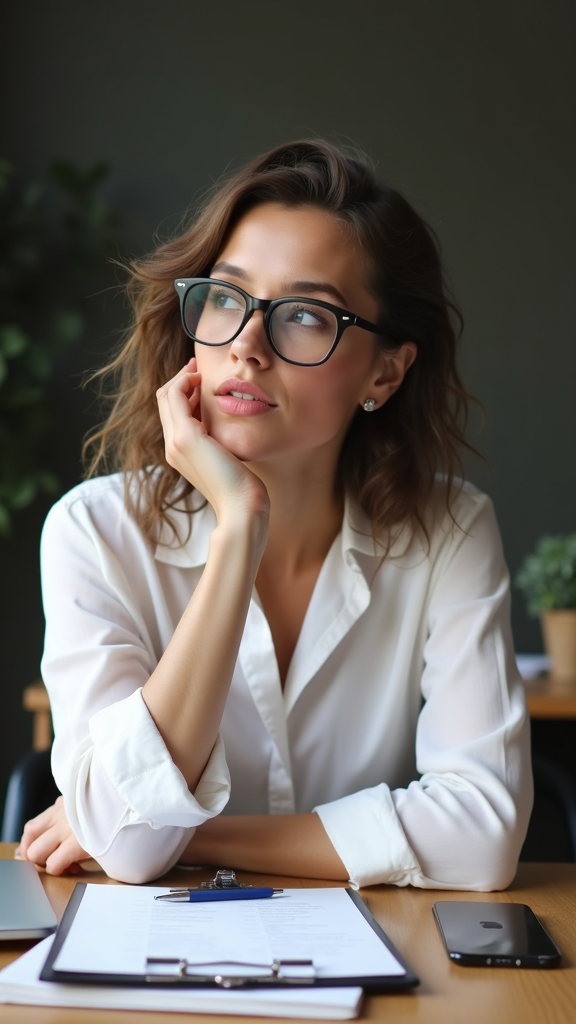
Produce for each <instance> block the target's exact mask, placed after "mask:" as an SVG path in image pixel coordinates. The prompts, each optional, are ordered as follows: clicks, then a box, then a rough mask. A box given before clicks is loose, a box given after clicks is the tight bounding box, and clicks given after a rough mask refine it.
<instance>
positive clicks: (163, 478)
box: [21, 142, 531, 890]
mask: <svg viewBox="0 0 576 1024" xmlns="http://www.w3.org/2000/svg"><path fill="white" fill-rule="evenodd" d="M132 295H133V297H134V303H135V326H134V330H133V333H132V334H131V336H130V338H129V339H128V341H127V343H126V345H125V346H124V348H123V350H122V351H121V352H120V354H119V356H118V357H117V359H116V360H115V362H114V363H113V364H112V367H111V369H112V370H113V371H114V372H115V373H117V374H119V389H118V392H117V398H116V402H115V405H114V407H113V409H112V412H111V414H110V416H109V419H108V421H107V423H106V425H105V426H104V428H103V429H102V430H101V431H100V432H99V434H98V435H97V436H96V439H95V441H96V445H97V448H96V455H95V458H94V461H93V464H92V475H93V477H94V474H95V473H96V472H98V471H99V470H101V468H102V467H103V466H104V465H105V464H106V463H105V460H106V458H107V457H109V456H112V457H113V458H114V459H115V462H116V466H117V467H118V468H119V469H120V473H119V474H117V475H113V476H109V477H106V476H104V477H94V478H93V479H91V480H88V481H87V482H85V483H84V484H81V485H80V486H79V487H77V488H75V489H74V490H73V491H72V492H71V493H70V494H68V495H66V496H65V497H64V498H63V499H62V500H61V501H60V502H58V504H57V505H56V506H55V507H54V508H53V509H52V511H51V513H50V515H49V517H48V520H47V523H46V527H45V531H44V535H43V545H42V565H43V587H44V601H45V609H46V618H47V638H46V650H45V656H44V661H43V666H42V672H43V676H44V679H45V681H46V685H47V687H48V690H49V693H50V699H51V704H52V709H53V714H54V725H55V742H54V750H53V769H54V775H55V778H56V781H57V784H58V786H59V788H60V789H61V791H62V793H63V801H62V800H60V801H58V802H57V804H56V805H55V807H53V808H50V809H49V810H48V811H46V812H44V814H42V815H40V816H39V818H37V819H34V821H33V822H30V823H28V825H27V826H26V830H25V833H24V837H23V840H22V847H21V855H22V856H26V857H28V858H29V859H31V860H35V861H37V862H38V863H45V864H46V866H47V868H48V870H49V871H52V872H53V873H59V872H61V871H62V870H65V869H66V868H72V869H73V870H74V866H75V865H76V864H77V862H78V861H79V860H80V859H82V857H86V856H88V855H90V856H93V857H95V858H96V859H97V860H98V861H99V862H100V863H101V865H102V866H103V868H104V869H105V871H107V872H108V874H110V875H111V876H113V877H114V878H117V879H121V880H126V881H130V882H141V881H144V880H148V879H151V878H155V877H157V876H158V875H160V874H161V873H162V872H164V871H166V870H167V869H168V868H169V867H170V866H171V865H173V864H174V863H175V862H177V861H180V862H182V863H187V864H201V863H214V864H218V865H222V864H228V865H230V864H231V865H233V866H234V867H238V868H245V869H252V870H258V871H262V870H268V871H271V872H274V873H280V874H284V873H287V874H295V875H302V876H309V877H323V878H332V879H346V878H350V879H351V881H352V882H353V884H356V885H368V884H373V883H378V882H394V883H396V884H399V885H405V884H408V883H411V884H413V885H417V886H425V887H435V888H461V889H483V890H488V889H498V888H503V887H505V886H506V885H507V884H508V883H509V882H510V880H511V879H512V877H513V875H514V872H515V868H516V862H517V858H518V854H519V850H520V847H521V844H522V841H523V838H524V834H525V831H526V827H527V822H528V817H529V813H530V806H531V782H530V770H529V746H528V733H527V726H526V715H525V706H524V698H523V689H522V684H521V681H520V679H519V677H518V674H517V671H516V667H515V662H514V656H513V651H512V643H511V638H510V630H509V622H508V618H509V594H508V575H507V572H506V568H505V565H504V561H503V556H502V551H501V546H500V541H499V537H498V532H497V527H496V525H495V521H494V517H493V512H492V508H491V505H490V502H489V500H488V499H487V498H486V497H485V496H483V495H481V494H479V493H478V492H477V491H476V490H475V489H474V488H472V487H470V486H468V485H465V484H462V483H461V482H460V481H458V479H457V477H456V470H457V468H458V466H459V463H458V448H459V446H460V445H461V444H463V443H464V441H463V436H462V432H461V425H460V424H461V419H462V414H463V412H464V410H465V402H466V398H467V396H466V393H465V391H464V389H463V387H462V384H461V382H460V380H459V377H458V373H457V370H456V364H455V349H456V339H455V332H454V328H453V326H452V324H451V319H450V315H451V312H452V311H453V307H452V306H451V304H450V302H449V301H448V299H447V297H446V294H445V291H444V288H443V283H442V273H441V266H440V260H439V256H438V252H437V248H436V246H435V243H434V241H433V237H432V234H431V232H430V230H429V229H428V228H427V227H426V226H425V225H424V224H423V222H422V220H421V219H420V218H419V217H418V215H417V214H416V213H415V211H414V210H412V208H411V207H410V206H409V204H408V203H407V202H406V201H405V200H404V199H403V198H402V197H401V196H400V195H398V193H396V192H395V191H393V190H392V189H389V188H386V187H384V186H382V185H379V184H378V183H377V182H376V180H375V178H374V175H373V172H372V170H371V168H370V167H369V166H368V164H367V163H366V162H365V161H364V160H363V159H358V158H352V157H349V156H347V155H345V154H343V153H341V152H339V151H338V150H337V149H336V148H334V147H333V146H331V145H329V144H327V143H324V142H298V143H293V144H290V145H286V146H281V147H279V148H278V149H276V150H273V151H272V152H270V153H268V154H266V155H265V156H263V157H262V158H260V159H258V160H256V161H255V162H254V163H252V164H251V165H250V166H249V167H247V168H246V169H245V170H244V171H242V172H240V173H239V174H237V175H236V176H235V177H234V178H233V179H232V180H231V181H230V182H229V183H228V184H226V185H224V186H223V187H222V188H220V189H219V190H218V191H216V192H215V193H214V194H213V196H212V198H211V199H210V201H209V202H208V203H207V205H206V206H205V208H204V210H203V212H202V213H201V215H200V216H199V218H198V219H197V220H196V222H195V223H194V224H193V225H192V226H191V227H190V228H189V229H188V230H187V231H186V232H185V233H184V234H183V235H182V236H181V237H178V238H176V239H175V240H173V241H171V242H169V243H168V244H166V245H163V246H161V247H160V248H159V249H158V250H157V251H156V252H155V253H154V254H153V255H152V256H150V257H149V258H148V259H147V260H144V261H142V262H141V263H140V264H138V265H137V266H136V267H135V268H134V271H133V282H132ZM179 305H180V309H179ZM180 316H182V320H181V319H180ZM166 381H168V383H166ZM156 403H157V404H156Z"/></svg>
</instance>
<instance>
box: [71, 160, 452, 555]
mask: <svg viewBox="0 0 576 1024" xmlns="http://www.w3.org/2000/svg"><path fill="white" fill-rule="evenodd" d="M270 202H273V203H281V204H283V205H285V206H292V207H302V206H305V207H306V206H308V207H314V208H317V209H320V210H325V211H326V212H327V213H330V214H332V216H334V217H337V218H338V219H339V220H340V221H341V222H344V223H345V224H346V225H348V228H349V229H350V230H351V232H352V236H353V237H354V239H355V240H357V241H358V242H359V243H360V246H361V249H362V251H363V252H364V254H365V256H366V265H367V272H368V274H369V281H368V285H369V287H370V288H371V290H372V291H373V293H374V295H375V297H376V298H377V299H378V301H379V305H380V320H381V323H382V338H381V344H382V345H384V346H385V347H386V348H388V349H394V348H396V347H398V346H400V345H401V344H402V343H403V342H404V341H408V340H410V341H413V342H415V343H416V345H417V348H418V355H417V358H416V360H415V362H414V364H413V365H412V367H411V368H410V370H409V371H408V373H407V374H406V377H405V379H404V381H403V383H402V385H401V387H400V388H399V389H398V391H397V392H396V393H395V394H394V395H393V396H392V397H391V398H390V399H389V400H388V401H387V402H386V403H385V404H384V405H383V406H382V407H381V408H380V409H378V410H377V411H375V412H372V413H370V414H367V413H365V412H364V411H363V410H362V409H360V408H359V409H358V411H357V413H356V415H355V417H354V419H353V421H352V423H351V425H350V428H349V431H348V434H347V436H346V439H345V442H344V445H343V449H342V453H341V457H340V463H339V469H338V479H337V486H338V490H339V492H340V493H341V494H342V493H344V492H346V493H348V494H349V495H350V496H351V497H352V498H354V499H355V500H356V501H357V502H358V503H359V505H360V506H361V508H362V509H363V510H364V512H365V513H366V514H367V515H368V517H369V518H370V520H371V522H372V528H373V531H374V534H375V535H379V536H383V535H384V536H386V534H388V536H389V537H390V536H391V530H392V529H396V530H397V529H398V528H399V527H400V528H403V527H404V526H406V525H409V526H413V527H417V526H419V527H421V528H423V529H424V532H425V533H426V526H425V521H424V514H425V510H426V508H427V506H428V504H429V503H430V501H431V499H432V496H433V493H434V495H435V496H436V497H437V496H438V486H439V487H440V490H441V492H442V495H443V502H442V504H443V506H444V507H446V508H448V510H450V499H451V495H452V492H453V488H454V483H455V480H456V479H457V477H458V476H459V475H460V474H461V462H460V450H461V448H462V446H464V447H467V448H470V447H471V446H470V445H469V444H468V443H467V442H466V440H465V438H464V429H465V425H466V417H467V403H468V400H469V399H470V397H471V396H470V395H468V393H467V392H466V390H465V389H464V387H463V384H462V382H461V380H460V377H459V374H458V370H457V366H456V348H457V339H458V336H459V334H460V332H461V328H462V318H461V316H460V313H459V311H458V309H457V308H456V306H455V304H454V302H453V301H452V299H451V297H450V294H449V291H448V289H447V287H446V284H445V281H444V278H443V273H442V265H441V259H440V251H439V245H438V242H437V239H436V236H435V234H434V232H433V231H432V229H431V228H430V227H429V226H428V225H427V224H426V223H425V222H424V221H423V220H422V218H421V217H420V216H419V215H418V214H417V213H416V211H415V210H414V209H413V208H412V206H411V205H410V204H409V203H408V202H407V200H406V199H404V197H403V196H402V195H400V193H399V192H397V191H395V189H393V188H390V187H388V186H387V185H384V184H382V183H380V182H378V180H377V179H376V176H375V172H374V169H373V167H372V166H371V164H370V162H369V161H368V159H367V158H366V157H364V156H363V155H361V154H360V155H359V154H353V155H350V154H348V153H346V152H343V151H342V150H340V149H338V148H337V147H336V146H334V145H332V144H330V143H328V142H324V141H301V142H291V143H288V144H286V145H283V146H278V147H277V148H275V149H273V150H271V151H270V152H269V153H266V154H264V156H261V157H258V158H257V159H256V160H254V161H253V162H252V163H250V164H248V166H247V167H245V168H244V169H243V170H241V171H239V172H238V173H236V174H234V176H233V177H231V178H230V179H229V180H228V181H226V182H225V183H224V184H220V185H219V186H217V187H216V188H215V189H213V190H212V192H211V193H210V194H209V195H208V197H207V199H206V200H205V202H204V204H203V207H202V209H201V210H200V212H199V213H198V215H197V216H196V217H195V218H194V220H193V221H192V223H191V224H190V225H189V227H187V229H186V230H185V231H184V232H183V233H182V234H180V235H178V236H177V237H175V238H173V239H172V240H170V241H168V242H166V243H164V244H162V245H160V246H159V247H158V248H157V249H156V250H155V251H154V252H153V253H151V254H150V255H149V256H147V257H145V258H144V259H141V260H137V261H135V262H133V263H132V264H130V266H129V273H130V279H129V283H128V286H127V287H128V295H129V297H130V301H131V303H132V307H133V310H134V321H133V327H132V329H131V331H130V332H129V334H128V337H127V340H126V341H125V343H124V344H123V346H122V348H121V349H120V351H119V352H118V354H117V355H116V357H115V358H114V359H113V360H112V362H110V363H109V365H108V366H105V367H104V368H103V369H102V370H100V371H98V373H97V374H96V377H99V378H101V380H104V381H105V380H109V379H110V378H112V379H113V380H114V382H115V386H114V389H113V393H112V394H111V395H110V394H109V396H108V397H109V400H110V402H111V408H110V412H109V415H108V418H107V419H106V421H105V423H104V425H103V426H102V427H101V428H99V429H98V430H96V431H94V432H93V433H92V435H91V436H89V437H88V438H87V441H86V444H85V448H84V453H85V456H90V455H91V458H90V461H89V465H88V475H89V476H93V475H96V474H98V473H100V472H102V471H105V472H108V471H110V470H112V469H115V470H121V471H122V472H123V473H124V474H125V480H126V501H127V504H128V507H129V508H130V510H131V512H132V514H133V515H134V516H135V517H136V519H137V521H138V523H139V524H140V526H141V528H142V530H143V532H144V534H145V535H146V536H147V537H148V539H149V540H150V541H153V540H154V539H155V538H156V537H158V527H159V526H160V524H161V521H166V522H167V523H169V524H170V525H172V528H174V527H173V524H172V523H171V518H170V510H171V509H172V508H174V505H175V504H176V503H177V502H178V503H180V502H181V501H182V499H183V498H186V497H187V496H188V495H189V494H190V493H191V491H192V487H191V485H190V484H189V483H188V482H187V481H186V480H184V479H183V478H182V477H181V476H180V475H179V474H178V472H177V471H176V470H174V469H172V468H171V467H170V466H169V465H168V464H167V462H166V459H165V454H164V438H163V434H162V428H161V424H160V418H159V415H158V410H157V406H156V397H155V394H156V390H157V389H158V388H159V387H161V385H162V384H164V383H165V382H166V381H167V380H169V379H170V378H171V377H173V376H174V374H175V373H177V371H178V370H179V369H180V368H181V367H182V366H183V365H184V364H185V363H186V362H187V361H188V359H189V358H190V356H191V355H192V354H193V343H192V342H191V341H190V339H189V338H188V337H187V336H186V334H185V333H184V330H183V328H182V326H181V323H180V313H179V304H178V296H177V295H176V293H175V291H174V286H173V281H174V279H175V278H176V277H208V276H209V275H210V272H211V269H212V267H213V265H214V263H215V262H216V260H217V257H218V255H219V253H220V251H221V250H222V247H223V245H224V243H225V240H226V238H227V236H228V235H229V233H230V231H231V230H232V229H233V227H234V226H235V224H237V222H238V220H239V219H240V218H241V217H242V216H243V215H244V214H245V213H247V212H248V211H249V210H250V209H252V208H253V207H255V206H257V205H259V204H262V203H270ZM310 372H311V373H313V372H314V370H313V369H311V370H310ZM435 481H436V484H435ZM438 481H440V483H439V485H438ZM190 522H191V520H190Z"/></svg>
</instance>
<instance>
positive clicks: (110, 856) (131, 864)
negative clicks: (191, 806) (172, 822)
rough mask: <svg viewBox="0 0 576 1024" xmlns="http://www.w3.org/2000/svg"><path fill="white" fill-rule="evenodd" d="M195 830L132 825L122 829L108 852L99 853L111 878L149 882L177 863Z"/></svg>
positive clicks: (142, 882)
mask: <svg viewBox="0 0 576 1024" xmlns="http://www.w3.org/2000/svg"><path fill="white" fill-rule="evenodd" d="M194 831H195V829H183V828H168V827H166V828H160V829H153V828H151V826H149V825H144V824H137V825H128V826H126V827H125V828H122V829H120V831H119V832H118V833H117V834H116V836H115V837H114V839H113V841H112V842H111V843H110V845H109V846H108V848H107V849H106V851H105V852H104V853H102V854H99V855H95V860H97V861H98V863H99V865H100V867H101V868H102V870H103V871H105V872H106V874H107V875H108V877H109V878H113V879H114V881H116V882H124V883H126V884H128V885H145V884H146V883H147V882H153V881H155V880H156V879H158V878H161V877H162V875H164V874H166V872H167V871H169V870H170V868H172V867H173V866H174V864H176V863H177V861H178V859H179V858H180V856H181V854H182V853H183V851H184V850H185V848H186V846H187V845H188V843H189V842H190V839H191V838H192V836H193V835H194Z"/></svg>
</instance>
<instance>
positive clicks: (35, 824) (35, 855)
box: [15, 796, 90, 875]
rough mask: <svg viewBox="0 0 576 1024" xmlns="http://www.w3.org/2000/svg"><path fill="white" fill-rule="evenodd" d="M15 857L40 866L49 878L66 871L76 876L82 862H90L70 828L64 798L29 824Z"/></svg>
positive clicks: (26, 825) (87, 854) (88, 855)
mask: <svg viewBox="0 0 576 1024" xmlns="http://www.w3.org/2000/svg"><path fill="white" fill-rule="evenodd" d="M15 857H17V858H18V859H21V860H31V861H32V862H33V863H34V864H40V865H41V866H42V867H45V868H46V871H47V872H48V874H49V875H61V874H62V872H63V871H69V872H70V873H71V874H73V875H77V874H78V872H79V871H80V863H79V862H80V861H81V860H89V859H90V854H89V853H86V850H83V849H82V847H81V846H80V843H79V842H78V840H77V839H76V836H75V835H74V833H73V831H72V829H71V828H70V825H69V824H68V818H67V817H66V811H65V810H64V800H63V798H62V797H61V796H59V797H58V799H57V801H56V803H55V804H53V805H52V807H48V809H47V810H45V811H42V814H39V815H38V817H36V818H32V819H31V821H27V822H26V824H25V825H24V833H23V835H22V839H21V840H20V846H19V847H18V849H17V850H16V853H15Z"/></svg>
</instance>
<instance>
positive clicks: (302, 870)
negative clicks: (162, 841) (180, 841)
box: [180, 814, 348, 881]
mask: <svg viewBox="0 0 576 1024" xmlns="http://www.w3.org/2000/svg"><path fill="white" fill-rule="evenodd" d="M180 861H181V863H183V864H215V865H217V866H219V867H223V866H225V867H233V868H240V869H244V870H245V871H261V872H269V873H270V874H276V875H294V876H298V877H301V878H330V879H333V880H335V881H344V880H346V879H347V878H348V873H347V871H346V868H345V867H344V864H343V863H342V861H341V860H340V858H339V856H338V854H337V853H336V851H335V849H334V847H333V846H332V843H331V842H330V840H329V838H328V836H327V834H326V831H325V829H324V826H323V825H322V822H321V821H320V818H319V817H318V815H317V814H287V815H243V816H232V815H231V816H227V815H220V816H219V817H217V818H213V819H212V820H211V821H207V822H206V823H205V824H204V825H201V826H200V827H199V828H197V829H196V832H195V834H194V837H193V838H192V840H191V841H190V843H189V844H188V846H187V847H186V849H185V851H184V853H183V854H182V855H181V858H180Z"/></svg>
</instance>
